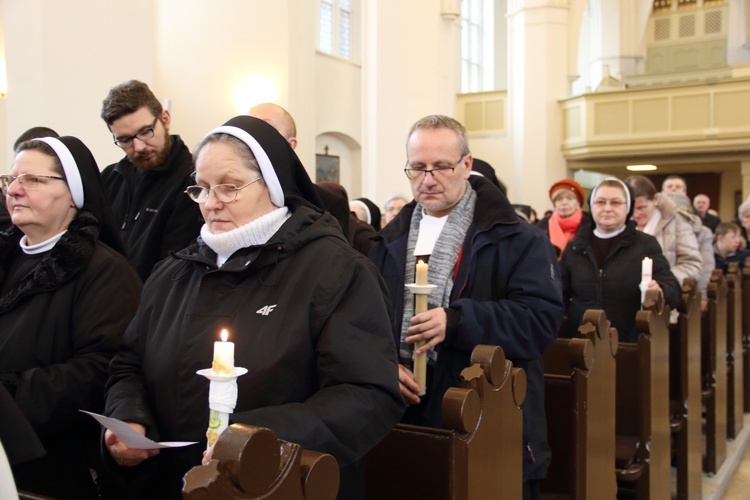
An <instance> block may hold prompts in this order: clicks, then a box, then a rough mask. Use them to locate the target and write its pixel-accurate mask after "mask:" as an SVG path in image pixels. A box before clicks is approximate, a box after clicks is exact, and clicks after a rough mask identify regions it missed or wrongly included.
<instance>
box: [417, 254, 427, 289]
mask: <svg viewBox="0 0 750 500" xmlns="http://www.w3.org/2000/svg"><path fill="white" fill-rule="evenodd" d="M416 283H417V285H426V284H427V264H425V262H424V261H422V260H420V261H419V262H417V279H416Z"/></svg>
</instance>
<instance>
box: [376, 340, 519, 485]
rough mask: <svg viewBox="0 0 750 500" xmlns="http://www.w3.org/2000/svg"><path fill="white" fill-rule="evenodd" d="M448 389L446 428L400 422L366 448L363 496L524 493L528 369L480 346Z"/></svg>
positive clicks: (444, 411)
mask: <svg viewBox="0 0 750 500" xmlns="http://www.w3.org/2000/svg"><path fill="white" fill-rule="evenodd" d="M461 384H462V387H460V388H459V387H455V388H451V389H449V390H448V391H447V392H446V394H445V396H444V398H443V407H442V416H443V421H444V423H445V425H446V426H447V427H448V429H433V428H428V427H420V426H414V425H403V424H399V425H397V426H396V428H395V429H393V431H391V433H390V434H389V435H388V436H386V438H385V439H384V440H383V441H381V442H380V444H378V445H377V446H376V447H375V448H374V449H373V450H372V451H371V452H370V453H369V454H368V455H367V498H368V499H380V498H382V499H389V500H390V499H393V498H430V499H472V500H473V499H477V500H478V499H484V498H493V497H496V496H497V495H498V494H499V492H502V495H503V496H504V497H506V496H507V498H521V496H522V488H523V483H522V481H523V469H522V460H523V458H522V446H523V416H522V412H521V409H520V406H521V403H523V400H524V398H525V397H526V375H525V373H524V371H523V370H521V369H518V368H513V366H512V363H511V362H510V361H507V360H506V359H505V355H504V353H503V350H502V349H501V348H500V347H497V346H477V347H476V348H475V349H474V351H473V353H472V358H471V366H469V367H468V368H465V369H464V370H463V372H462V373H461Z"/></svg>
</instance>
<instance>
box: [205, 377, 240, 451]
mask: <svg viewBox="0 0 750 500" xmlns="http://www.w3.org/2000/svg"><path fill="white" fill-rule="evenodd" d="M196 373H197V374H198V375H200V376H202V377H206V378H207V379H208V380H210V381H211V384H210V386H209V389H208V407H209V408H210V410H211V411H210V413H209V417H208V430H207V431H206V438H207V440H208V443H207V449H208V448H211V447H212V446H213V445H214V444H215V443H216V440H218V439H219V436H220V435H221V433H222V432H224V429H226V428H227V427H229V414H230V413H233V412H234V407H235V406H236V405H237V377H241V376H242V375H244V374H246V373H247V368H242V367H237V366H236V367H234V368H232V371H231V372H229V373H220V372H215V371H214V370H213V369H211V368H206V369H203V370H198V371H197V372H196Z"/></svg>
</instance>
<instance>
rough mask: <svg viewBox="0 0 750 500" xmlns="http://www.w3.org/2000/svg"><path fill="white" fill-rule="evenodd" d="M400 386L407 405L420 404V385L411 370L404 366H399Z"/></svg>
mask: <svg viewBox="0 0 750 500" xmlns="http://www.w3.org/2000/svg"><path fill="white" fill-rule="evenodd" d="M398 386H399V388H400V389H401V396H403V398H404V401H405V402H406V404H407V405H418V404H419V401H420V399H419V384H417V381H416V380H415V379H414V374H413V373H412V372H411V370H409V369H408V368H407V367H405V366H404V365H398Z"/></svg>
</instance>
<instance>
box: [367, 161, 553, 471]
mask: <svg viewBox="0 0 750 500" xmlns="http://www.w3.org/2000/svg"><path fill="white" fill-rule="evenodd" d="M469 182H470V184H471V186H472V188H473V189H474V190H475V191H476V193H477V202H476V207H475V209H474V220H473V222H472V224H471V226H470V227H469V230H468V232H467V234H466V237H465V239H464V243H463V248H462V256H461V259H460V262H459V266H458V272H457V274H456V279H455V281H454V284H453V290H452V292H451V304H450V307H449V308H448V309H447V310H446V312H447V316H448V327H447V331H446V337H445V342H444V343H443V344H441V345H439V355H438V359H437V364H436V366H435V369H434V370H433V374H434V375H433V379H432V383H431V385H430V386H429V387H428V388H427V394H426V396H424V397H423V398H422V403H420V405H424V407H425V413H424V421H423V422H422V424H423V425H431V426H441V425H442V420H441V417H440V413H441V404H442V399H443V395H444V394H445V391H446V390H447V389H448V388H449V387H457V386H458V385H459V382H460V374H461V370H463V369H464V368H466V367H467V366H469V363H470V359H471V352H472V350H473V349H474V347H475V346H477V345H479V344H489V345H499V346H500V347H502V348H503V350H504V351H505V356H506V357H507V358H508V359H509V360H511V361H512V362H513V364H514V366H516V367H520V368H523V369H524V370H525V371H526V377H527V381H528V387H527V389H528V390H527V393H526V400H525V401H524V403H523V405H522V409H523V412H524V437H525V443H524V481H526V480H528V479H541V478H543V477H545V475H546V473H547V468H548V467H549V463H550V450H549V446H548V444H547V423H546V417H545V412H544V369H543V366H542V355H543V354H544V351H545V350H546V349H547V347H549V345H550V344H551V343H552V341H553V340H554V339H555V338H556V336H557V331H558V329H559V327H560V322H561V321H562V316H563V303H562V284H561V281H560V274H559V268H558V264H557V259H556V258H555V253H554V250H553V248H552V245H551V244H550V242H549V240H548V239H547V238H546V237H545V235H544V233H543V232H541V231H540V230H539V229H537V228H535V227H533V226H531V225H529V224H527V223H525V222H521V221H519V219H518V217H517V216H516V214H515V211H514V210H513V208H512V207H511V205H510V203H509V202H508V200H507V198H506V197H505V195H503V194H502V192H500V191H499V190H498V189H497V188H496V187H495V186H494V185H492V184H491V183H490V182H489V181H488V180H487V179H484V178H481V177H478V176H471V177H470V178H469ZM415 206H416V202H414V201H412V202H411V203H409V204H407V205H405V206H404V208H403V209H401V212H399V214H398V216H397V217H396V218H395V219H394V220H393V221H391V222H390V223H389V224H388V225H387V226H386V227H385V228H383V229H382V230H381V231H380V233H378V235H377V236H376V237H375V240H376V243H377V244H376V246H375V247H374V248H373V249H372V250H371V251H370V258H371V259H372V260H373V262H375V266H376V267H377V268H378V269H379V270H380V272H381V273H382V274H383V277H384V278H385V281H386V284H387V285H388V290H389V292H390V294H391V298H392V300H393V316H392V318H391V329H392V334H393V338H394V340H395V341H396V343H398V342H399V338H400V331H401V317H402V316H403V290H404V272H405V269H404V266H405V262H406V261H405V254H406V245H407V239H408V233H409V225H410V223H411V216H412V213H413V212H414V209H415Z"/></svg>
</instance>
